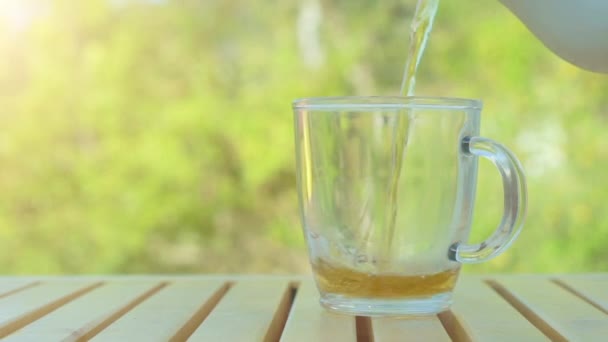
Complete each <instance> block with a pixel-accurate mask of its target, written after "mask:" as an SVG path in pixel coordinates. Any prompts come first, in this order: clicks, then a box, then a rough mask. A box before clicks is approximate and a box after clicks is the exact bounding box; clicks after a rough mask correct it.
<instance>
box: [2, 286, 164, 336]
mask: <svg viewBox="0 0 608 342" xmlns="http://www.w3.org/2000/svg"><path fill="white" fill-rule="evenodd" d="M159 286H162V285H161V284H159V283H158V282H152V281H115V282H113V283H109V284H105V285H104V286H102V287H100V288H97V289H95V290H93V291H91V292H89V293H87V294H86V295H83V296H82V297H80V298H77V299H75V300H74V301H72V302H70V303H68V304H66V305H64V306H62V307H60V308H59V309H57V310H55V311H54V312H52V313H50V314H49V315H47V316H45V317H42V318H41V319H39V320H37V321H35V322H33V323H32V324H30V325H28V326H26V327H25V328H23V329H21V330H19V331H17V332H16V333H14V334H12V335H9V336H8V337H7V338H6V339H5V340H3V341H13V342H16V341H24V342H26V341H42V340H46V341H60V340H62V341H75V340H77V339H78V338H82V337H86V336H87V335H88V334H90V333H91V332H92V331H94V330H95V329H96V328H97V327H100V326H102V325H104V323H105V322H106V321H107V324H111V323H112V321H113V319H112V318H114V317H115V316H116V315H118V314H120V313H122V311H124V309H125V308H129V307H130V306H132V305H133V304H136V303H135V302H136V301H137V300H138V299H139V298H142V299H143V297H144V296H145V295H147V294H148V293H150V294H151V292H152V291H153V290H154V289H158V288H159ZM116 318H117V317H116Z"/></svg>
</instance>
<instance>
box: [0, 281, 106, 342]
mask: <svg viewBox="0 0 608 342" xmlns="http://www.w3.org/2000/svg"><path fill="white" fill-rule="evenodd" d="M103 284H104V282H97V283H94V284H92V285H89V286H87V287H84V288H82V289H80V290H78V291H75V292H72V293H70V294H68V295H66V296H63V297H61V298H59V299H57V300H55V301H53V302H51V303H48V304H46V305H44V306H42V307H40V308H38V309H36V310H34V311H32V312H29V313H27V314H25V315H23V316H22V317H20V318H18V319H17V320H16V321H14V322H11V323H9V324H8V325H7V326H5V327H3V329H0V338H4V337H6V336H8V335H10V334H12V333H14V332H15V331H17V330H19V329H21V328H23V327H24V326H26V325H28V324H30V323H32V322H34V321H36V320H38V319H40V318H41V317H43V316H45V315H48V314H49V313H51V312H53V311H55V310H57V309H58V308H59V307H61V306H63V305H65V304H67V303H69V302H71V301H73V300H74V299H76V298H78V297H80V296H82V295H84V294H85V293H87V292H90V291H92V290H94V289H96V288H98V287H100V286H102V285H103Z"/></svg>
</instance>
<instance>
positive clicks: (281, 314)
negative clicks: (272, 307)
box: [264, 282, 300, 342]
mask: <svg viewBox="0 0 608 342" xmlns="http://www.w3.org/2000/svg"><path fill="white" fill-rule="evenodd" d="M299 285H300V284H299V283H297V282H292V283H289V286H288V287H287V289H286V290H285V293H284V294H283V298H282V299H281V303H280V304H279V307H278V308H277V311H276V312H275V313H274V317H273V318H272V322H271V323H270V326H269V327H268V332H266V336H265V337H264V341H265V342H279V340H280V339H281V335H282V334H283V330H284V329H285V324H286V323H287V318H288V317H289V313H290V312H291V307H292V306H293V302H294V300H295V299H296V294H297V293H298V286H299Z"/></svg>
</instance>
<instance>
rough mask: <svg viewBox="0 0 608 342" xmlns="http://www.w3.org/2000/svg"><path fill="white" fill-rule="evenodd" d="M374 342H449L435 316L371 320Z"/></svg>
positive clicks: (448, 337)
mask: <svg viewBox="0 0 608 342" xmlns="http://www.w3.org/2000/svg"><path fill="white" fill-rule="evenodd" d="M372 330H373V332H374V342H385V341H403V339H404V336H412V337H414V338H412V339H411V340H412V341H438V342H440V341H451V339H450V336H449V335H448V334H447V332H446V331H445V329H444V328H443V325H442V324H441V321H439V319H438V318H437V316H430V317H413V318H373V319H372Z"/></svg>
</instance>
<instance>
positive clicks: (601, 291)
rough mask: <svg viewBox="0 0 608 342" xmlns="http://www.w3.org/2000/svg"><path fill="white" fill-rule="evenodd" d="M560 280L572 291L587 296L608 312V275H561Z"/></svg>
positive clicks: (594, 303)
mask: <svg viewBox="0 0 608 342" xmlns="http://www.w3.org/2000/svg"><path fill="white" fill-rule="evenodd" d="M558 281H559V282H560V283H561V284H562V285H565V286H566V287H567V288H568V289H569V290H570V291H571V292H573V293H575V294H577V295H579V296H581V297H583V298H585V299H586V300H587V301H589V302H591V303H592V304H593V305H595V306H597V307H598V308H600V309H601V310H603V311H604V312H605V313H608V276H604V277H590V276H589V277H581V276H571V277H560V278H559V279H558Z"/></svg>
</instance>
